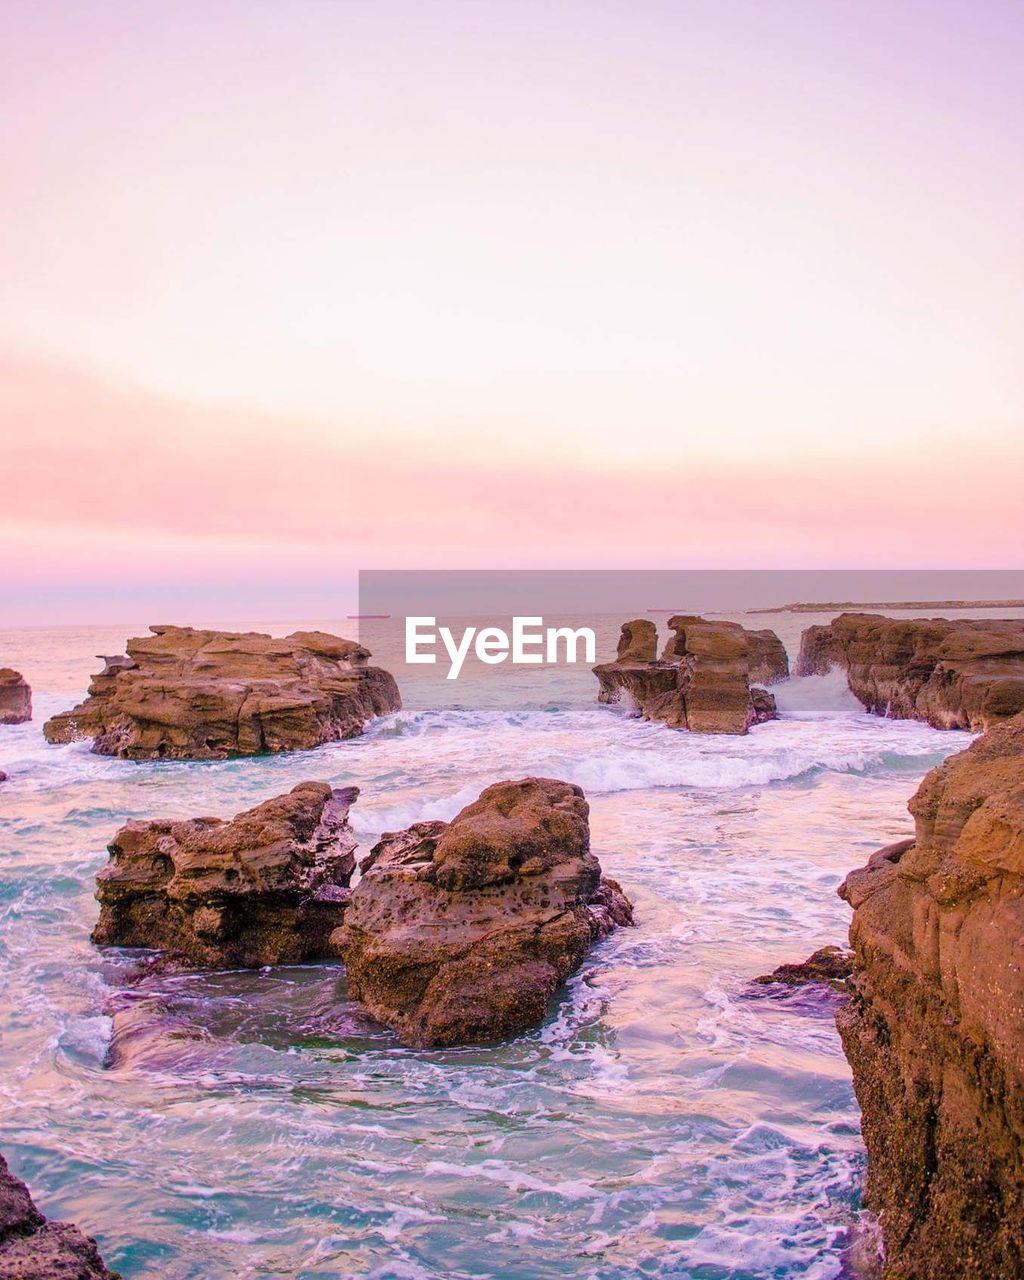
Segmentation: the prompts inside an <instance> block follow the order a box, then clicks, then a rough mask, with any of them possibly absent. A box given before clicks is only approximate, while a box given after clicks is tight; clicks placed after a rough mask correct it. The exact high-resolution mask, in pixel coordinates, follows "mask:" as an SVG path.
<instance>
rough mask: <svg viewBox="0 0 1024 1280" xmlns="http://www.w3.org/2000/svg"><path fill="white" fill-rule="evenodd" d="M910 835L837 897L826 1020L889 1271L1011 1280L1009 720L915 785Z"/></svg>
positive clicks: (1020, 902) (1018, 775)
mask: <svg viewBox="0 0 1024 1280" xmlns="http://www.w3.org/2000/svg"><path fill="white" fill-rule="evenodd" d="M910 811H911V813H912V814H913V815H914V819H915V835H914V838H913V839H912V840H904V841H901V842H900V843H899V844H895V845H891V846H890V847H888V848H886V849H882V850H880V851H879V852H878V853H876V854H874V855H873V856H872V858H871V859H870V861H869V862H868V864H867V866H866V867H864V868H863V869H862V870H859V871H855V872H853V873H852V874H851V875H850V876H848V877H847V879H846V882H845V884H844V885H843V886H842V888H841V890H840V894H841V896H842V897H844V898H845V899H846V900H847V901H848V902H849V903H850V905H851V906H852V907H853V909H854V913H853V923H852V926H851V930H850V938H851V941H852V943H853V946H854V951H855V964H854V974H853V978H852V979H851V989H852V993H853V995H852V999H851V1000H850V1002H849V1003H848V1004H846V1005H845V1006H844V1007H843V1008H841V1009H840V1010H839V1012H838V1014H837V1021H838V1024H839V1030H840V1034H841V1036H842V1039H843V1047H844V1048H845V1050H846V1055H847V1057H848V1058H849V1060H850V1064H851V1066H852V1067H853V1076H854V1085H855V1088H856V1091H857V1097H858V1099H859V1101H860V1105H861V1109H862V1111H863V1130H864V1141H865V1143H866V1145H867V1149H868V1181H867V1191H866V1195H865V1204H866V1205H867V1206H868V1207H869V1208H871V1209H873V1210H875V1211H876V1212H877V1213H879V1214H880V1217H881V1223H882V1230H883V1234H884V1239H885V1259H886V1260H885V1271H884V1275H885V1277H886V1280H921V1278H922V1277H925V1276H927V1277H928V1278H929V1280H954V1277H955V1278H956V1280H960V1278H961V1277H963V1276H986V1277H987V1276H992V1277H995V1276H1020V1275H1024V715H1018V716H1017V717H1016V718H1014V719H1013V720H1010V721H1007V722H1005V723H1003V724H1000V725H997V726H996V727H995V728H993V729H991V730H990V731H989V732H988V733H987V734H986V735H985V736H984V737H982V738H979V739H978V740H977V741H976V742H974V743H973V744H972V745H971V746H970V747H969V748H968V749H967V750H966V751H964V752H961V753H960V754H959V755H956V756H953V757H951V758H950V759H949V760H947V761H946V762H945V763H944V764H942V765H940V766H939V767H938V768H937V769H933V770H932V771H931V773H929V774H928V775H927V777H926V778H925V779H924V781H923V782H922V784H921V786H920V788H919V790H918V792H917V794H916V795H915V796H914V798H913V800H912V801H911V802H910Z"/></svg>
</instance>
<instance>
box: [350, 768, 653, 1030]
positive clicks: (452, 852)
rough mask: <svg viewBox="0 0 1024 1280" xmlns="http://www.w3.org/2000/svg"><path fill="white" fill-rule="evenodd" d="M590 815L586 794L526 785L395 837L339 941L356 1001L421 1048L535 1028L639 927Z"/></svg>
mask: <svg viewBox="0 0 1024 1280" xmlns="http://www.w3.org/2000/svg"><path fill="white" fill-rule="evenodd" d="M588 815H589V809H588V805H587V802H586V799H585V797H584V795H583V792H582V790H581V789H580V788H579V787H577V786H573V785H571V784H569V783H566V782H560V781H557V780H554V779H551V778H526V779H523V780H521V781H516V782H500V783H497V784H495V785H494V786H491V787H488V788H487V789H486V790H485V791H484V792H483V793H482V794H481V795H480V798H479V799H478V800H476V801H475V802H474V803H473V804H470V805H467V807H466V808H465V809H463V810H462V812H461V813H459V814H458V815H457V816H456V817H455V818H454V819H453V820H452V821H451V822H450V823H445V822H421V823H416V824H415V825H413V826H412V827H410V828H408V829H407V830H405V831H400V832H393V833H388V834H386V835H384V836H383V837H382V838H381V840H380V842H379V843H378V844H377V845H376V846H375V847H374V848H373V850H372V851H371V852H370V854H369V856H368V857H367V858H366V859H365V860H364V861H363V863H362V871H363V878H362V879H361V880H360V882H359V884H358V885H357V886H356V888H355V890H354V891H353V894H352V900H351V903H350V905H349V908H348V911H347V913H346V916H345V922H344V924H343V925H342V927H341V928H340V929H339V930H338V932H337V933H336V934H335V937H334V944H335V946H336V948H337V950H338V953H339V954H340V955H341V957H342V959H343V960H344V962H345V966H346V970H347V973H348V983H349V994H350V995H351V996H352V997H353V998H355V999H358V1000H361V1001H362V1002H363V1003H364V1004H365V1006H366V1008H367V1009H368V1010H369V1011H370V1013H371V1014H373V1015H374V1017H376V1018H378V1019H379V1020H380V1021H381V1022H383V1023H384V1024H385V1025H387V1026H389V1027H391V1028H392V1029H393V1030H394V1031H395V1032H397V1034H398V1035H399V1037H400V1038H401V1039H402V1040H403V1041H404V1042H405V1043H406V1044H408V1045H412V1046H430V1045H438V1046H441V1045H457V1044H472V1043H482V1042H487V1041H493V1040H498V1039H502V1038H506V1037H510V1036H514V1035H517V1034H519V1033H521V1032H522V1031H525V1030H527V1029H528V1028H530V1027H533V1026H536V1025H537V1024H538V1023H540V1022H541V1021H542V1020H543V1018H544V1016H545V1014H546V1012H547V1009H548V1005H549V1002H550V1000H551V997H552V996H553V995H554V993H555V991H556V989H557V987H558V985H559V984H560V983H561V982H562V981H563V980H564V979H565V978H566V977H568V976H569V975H570V974H571V973H572V972H574V970H576V969H577V968H578V967H579V965H580V964H581V963H582V961H583V959H584V957H585V955H586V954H587V951H588V950H589V949H590V947H591V946H592V945H593V943H594V942H596V941H597V940H598V939H600V938H602V937H604V936H605V935H606V934H608V933H610V932H611V931H612V929H614V928H615V927H616V926H618V925H624V924H629V923H631V922H632V908H631V906H630V904H629V901H628V900H627V899H626V897H625V895H624V894H623V893H622V890H621V889H620V888H619V886H618V885H617V884H616V883H615V882H614V881H612V880H608V879H605V878H603V877H602V875H601V868H600V865H599V863H598V861H597V859H596V858H595V857H594V855H593V854H592V853H591V852H590V830H589V818H588Z"/></svg>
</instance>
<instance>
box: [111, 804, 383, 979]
mask: <svg viewBox="0 0 1024 1280" xmlns="http://www.w3.org/2000/svg"><path fill="white" fill-rule="evenodd" d="M357 795H358V791H357V790H356V788H355V787H350V788H348V789H347V790H345V791H333V790H332V789H331V788H330V787H329V786H328V785H327V783H325V782H303V783H300V784H299V786H297V787H295V788H294V789H293V790H292V791H290V792H288V794H287V795H283V796H277V797H276V798H275V799H273V800H268V801H266V802H265V803H264V804H261V805H257V806H256V808H255V809H249V810H247V811H246V812H245V813H240V814H238V816H237V817H235V818H233V819H232V820H231V821H230V822H225V821H222V820H221V819H219V818H189V819H182V820H175V819H172V818H171V819H158V820H156V821H152V822H140V821H135V822H128V823H126V825H125V826H123V827H122V828H121V830H120V831H119V832H118V833H117V835H116V836H115V837H114V840H113V842H112V843H111V844H110V846H109V849H110V862H109V863H108V865H107V866H106V867H105V868H104V869H103V870H102V871H101V872H100V873H99V876H98V877H97V890H96V897H97V899H98V900H99V903H100V918H99V921H98V922H97V924H96V928H95V929H94V931H93V935H92V938H93V941H94V942H96V943H99V944H100V945H102V946H117V947H151V948H167V949H170V950H173V951H174V952H175V958H176V959H178V958H180V959H181V960H183V961H184V962H185V963H187V964H191V965H197V966H201V967H202V966H217V967H251V966H257V965H267V964H298V963H302V962H304V961H310V960H320V959H324V958H327V957H328V956H330V954H331V952H330V947H329V945H328V939H329V937H330V935H331V933H332V931H333V930H335V929H336V928H337V927H338V926H339V925H340V923H341V921H342V919H343V916H344V911H345V905H346V903H347V901H348V897H349V890H348V884H349V880H350V879H351V876H352V872H353V871H354V870H355V854H354V850H355V847H356V843H355V840H354V839H353V838H352V834H351V830H350V827H349V823H348V813H349V808H350V806H351V804H352V803H353V802H354V800H355V798H356V796H357Z"/></svg>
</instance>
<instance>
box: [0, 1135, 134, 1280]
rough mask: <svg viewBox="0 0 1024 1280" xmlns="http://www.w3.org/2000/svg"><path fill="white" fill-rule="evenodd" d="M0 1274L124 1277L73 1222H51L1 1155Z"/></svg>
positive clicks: (86, 1279) (16, 1277)
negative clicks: (106, 1260)
mask: <svg viewBox="0 0 1024 1280" xmlns="http://www.w3.org/2000/svg"><path fill="white" fill-rule="evenodd" d="M0 1280H120V1277H119V1276H118V1274H117V1272H116V1271H110V1270H108V1268H107V1267H105V1266H104V1264H103V1259H102V1258H101V1257H100V1254H99V1250H98V1249H97V1248H96V1241H95V1240H93V1239H92V1238H91V1237H89V1236H85V1235H83V1234H82V1232H81V1231H79V1229H78V1228H77V1227H76V1226H74V1225H73V1224H72V1223H70V1222H50V1221H49V1220H48V1219H47V1218H45V1217H44V1216H43V1215H42V1214H41V1213H40V1212H39V1210H38V1209H37V1208H36V1206H35V1204H34V1203H33V1201H32V1197H31V1195H29V1190H28V1187H26V1186H25V1184H24V1182H22V1181H21V1179H20V1178H16V1177H15V1176H14V1174H12V1173H11V1171H10V1169H8V1167H7V1162H6V1160H4V1158H3V1156H0Z"/></svg>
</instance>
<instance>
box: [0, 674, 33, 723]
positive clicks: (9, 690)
mask: <svg viewBox="0 0 1024 1280" xmlns="http://www.w3.org/2000/svg"><path fill="white" fill-rule="evenodd" d="M31 719H32V690H31V689H30V688H29V685H28V681H27V680H26V679H25V677H24V676H23V675H22V674H21V672H20V671H15V670H14V669H13V668H12V667H0V724H24V723H25V721H26V720H31Z"/></svg>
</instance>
